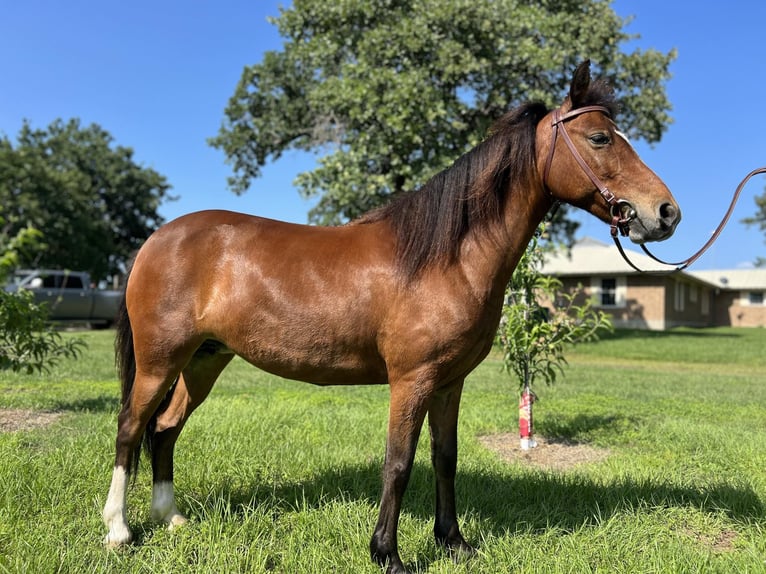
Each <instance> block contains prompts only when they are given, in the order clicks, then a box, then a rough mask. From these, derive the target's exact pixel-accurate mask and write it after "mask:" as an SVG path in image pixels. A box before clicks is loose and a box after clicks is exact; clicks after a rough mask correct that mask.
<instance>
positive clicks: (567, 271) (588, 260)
mask: <svg viewBox="0 0 766 574" xmlns="http://www.w3.org/2000/svg"><path fill="white" fill-rule="evenodd" d="M625 253H626V254H627V255H628V257H630V260H631V261H633V263H634V264H635V265H636V266H637V267H639V268H640V269H644V270H646V271H667V270H669V269H670V270H672V267H668V266H667V265H662V264H660V263H657V262H656V261H654V260H653V259H651V258H649V257H647V256H646V255H644V254H643V253H638V252H637V251H633V250H632V249H625ZM542 271H543V272H544V273H548V274H550V275H557V276H567V275H569V276H574V275H615V274H617V275H629V274H637V273H638V271H636V270H635V269H633V268H632V267H630V265H628V264H627V263H626V262H625V260H624V259H623V258H622V255H620V252H619V251H618V250H617V247H616V246H615V245H614V244H611V243H604V242H603V241H599V240H598V239H593V238H592V237H584V238H582V239H579V240H577V241H576V242H575V244H574V245H573V246H572V249H571V250H569V251H564V250H560V251H557V252H556V253H555V254H554V255H551V256H548V257H546V259H545V263H544V265H543V268H542Z"/></svg>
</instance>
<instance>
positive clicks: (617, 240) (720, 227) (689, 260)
mask: <svg viewBox="0 0 766 574" xmlns="http://www.w3.org/2000/svg"><path fill="white" fill-rule="evenodd" d="M762 173H763V174H766V166H765V167H759V168H757V169H754V170H753V171H751V172H750V173H748V174H747V175H746V176H745V178H744V179H743V180H742V181H741V182H740V183H739V185H738V186H737V189H736V191H735V192H734V197H732V199H731V203H730V204H729V209H727V210H726V213H725V214H724V216H723V219H721V222H720V223H719V224H718V227H716V229H715V231H714V232H713V234H712V235H711V236H710V239H708V240H707V242H706V243H705V244H704V245H703V246H702V247H701V248H700V249H699V250H698V251H697V252H696V253H694V255H692V256H691V257H689V258H687V259H684V260H683V261H678V262H675V263H672V262H668V261H663V260H662V259H660V258H659V257H657V256H655V255H653V254H652V253H651V252H650V251H649V249H648V248H647V247H646V245H644V244H641V249H642V250H643V251H644V253H646V254H647V255H648V256H649V257H651V258H652V259H653V260H654V261H656V262H657V263H661V264H662V265H670V266H675V269H669V270H666V271H646V270H644V269H640V268H639V267H638V266H637V265H635V264H634V263H633V262H632V261H631V260H630V258H629V257H628V255H627V253H625V250H624V249H623V248H622V244H621V243H620V238H619V237H618V234H617V233H616V232H615V228H614V225H613V226H612V239H613V240H614V243H615V245H616V246H617V250H618V251H619V252H620V255H622V258H623V259H624V260H625V262H626V263H627V264H628V265H630V266H631V267H632V268H633V269H635V270H636V271H638V272H639V273H645V274H647V275H670V274H672V273H678V272H679V271H683V270H684V269H686V268H687V267H689V266H690V265H691V264H692V263H694V262H695V261H696V260H697V259H699V258H700V257H701V256H702V254H703V253H705V251H707V250H708V249H709V248H710V246H711V245H713V243H715V241H716V239H718V237H719V236H720V235H721V232H722V231H723V228H724V227H726V224H727V223H728V222H729V218H730V217H731V214H732V213H733V212H734V206H735V205H736V204H737V200H739V196H740V194H741V193H742V190H743V189H744V187H745V185H746V184H747V182H748V181H750V178H752V177H753V176H756V175H759V174H762Z"/></svg>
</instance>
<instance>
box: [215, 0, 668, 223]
mask: <svg viewBox="0 0 766 574" xmlns="http://www.w3.org/2000/svg"><path fill="white" fill-rule="evenodd" d="M272 22H273V23H274V24H275V25H276V26H277V27H278V29H279V32H280V34H281V35H282V37H283V38H284V44H283V48H282V50H280V51H270V52H267V53H266V54H265V55H264V57H263V60H262V61H261V62H259V63H256V64H253V65H251V66H248V67H246V68H245V70H244V72H243V74H242V77H241V79H240V81H239V84H238V85H237V87H236V90H235V92H234V95H233V96H232V97H231V99H230V101H229V103H228V106H227V107H226V110H225V120H224V123H223V125H222V127H221V129H220V132H219V133H218V135H217V136H216V137H214V138H211V139H210V143H211V145H213V146H215V147H217V148H220V149H222V150H223V151H224V153H225V154H226V156H227V160H228V162H229V163H230V164H231V166H232V168H233V175H232V176H231V177H230V178H229V186H230V188H231V189H232V190H233V191H234V192H235V193H243V192H244V191H246V190H247V188H248V187H249V186H250V184H251V183H252V180H253V179H254V178H257V177H258V176H259V174H260V172H261V168H262V167H263V166H264V165H266V164H267V163H268V162H271V161H274V160H276V159H278V158H279V157H280V156H281V155H282V154H283V153H284V152H285V151H287V150H290V149H298V150H309V151H314V152H318V153H319V154H320V157H319V158H318V165H317V167H316V169H314V170H313V171H310V172H306V173H302V174H300V175H299V176H298V178H297V180H296V183H297V186H298V189H299V192H300V193H301V194H302V195H303V196H305V197H313V196H319V198H320V199H319V202H318V204H317V206H316V207H315V208H314V209H313V210H312V212H311V213H310V220H311V221H313V222H315V223H321V224H334V223H340V222H343V221H344V220H348V219H353V218H355V217H357V216H358V215H360V214H361V213H363V212H365V211H367V210H369V209H370V208H373V207H376V206H378V205H379V204H381V203H382V202H384V201H385V200H386V198H388V197H389V196H390V195H391V194H396V193H399V192H401V191H405V190H409V189H414V188H416V187H419V186H420V185H422V184H423V183H424V182H425V181H426V180H427V179H428V178H429V177H430V176H432V175H433V174H435V173H436V172H437V171H439V170H441V169H443V168H445V167H447V166H448V165H449V164H450V163H451V162H452V161H454V160H455V159H457V157H459V156H460V155H461V154H462V153H464V152H465V151H466V150H467V149H469V148H470V147H472V146H474V145H476V144H477V143H478V142H480V141H481V139H482V138H483V137H484V135H485V132H486V130H487V129H488V127H489V126H490V124H491V123H492V121H493V120H495V119H496V118H497V117H499V116H500V115H502V113H503V112H505V111H507V110H508V109H509V108H511V107H515V106H517V105H519V104H520V103H522V102H524V101H530V100H537V101H542V102H544V103H545V104H546V105H548V106H549V107H553V106H555V105H558V104H560V103H561V101H562V100H563V97H564V96H565V94H566V90H567V88H568V81H569V78H571V72H572V70H573V69H574V68H575V67H576V65H577V64H579V63H580V62H581V61H582V60H584V59H586V58H590V59H591V60H592V61H593V62H594V64H595V65H596V66H595V70H594V71H595V73H596V75H598V76H601V77H604V78H606V79H608V80H609V81H610V82H611V83H612V84H613V86H614V87H615V90H616V93H617V95H618V98H619V100H620V103H621V107H622V113H621V117H620V118H619V123H620V126H621V129H622V130H623V131H624V132H627V133H628V134H629V135H631V136H632V137H634V138H639V139H644V140H646V141H648V142H656V141H659V139H660V138H661V136H662V134H663V132H664V131H665V129H666V127H667V125H668V124H669V122H670V117H669V115H668V112H669V110H670V104H669V102H668V99H667V96H666V94H665V88H664V82H665V81H666V80H667V79H668V78H669V71H668V68H669V65H670V63H671V61H672V60H673V59H674V58H675V53H674V52H670V53H667V54H666V53H661V52H658V51H655V50H646V51H638V50H636V51H633V52H631V53H625V52H624V51H623V46H624V45H625V44H626V43H627V42H628V41H629V40H631V39H632V38H633V37H632V36H631V35H629V34H627V33H626V32H624V31H623V27H624V26H625V25H626V23H627V20H625V19H622V18H620V17H619V16H618V15H617V14H616V13H615V12H614V11H613V10H612V8H611V6H610V3H609V2H605V1H603V0H547V1H544V2H537V1H536V2H532V1H530V0H497V1H494V2H476V1H474V0H339V1H337V2H329V3H328V2H325V1H324V0H294V2H293V3H292V6H291V7H289V8H282V9H280V15H279V16H278V17H276V18H274V19H273V20H272Z"/></svg>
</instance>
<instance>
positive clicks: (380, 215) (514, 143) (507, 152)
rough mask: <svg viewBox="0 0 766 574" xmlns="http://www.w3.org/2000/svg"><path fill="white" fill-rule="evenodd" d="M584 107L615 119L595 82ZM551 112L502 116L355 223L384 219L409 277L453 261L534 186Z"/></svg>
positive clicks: (606, 91) (605, 89)
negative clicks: (510, 199)
mask: <svg viewBox="0 0 766 574" xmlns="http://www.w3.org/2000/svg"><path fill="white" fill-rule="evenodd" d="M580 105H581V106H584V105H603V106H605V107H607V108H608V109H609V110H610V111H611V112H612V115H614V112H615V111H616V106H615V104H614V98H613V95H612V91H611V88H609V86H608V84H605V83H602V82H593V83H592V84H591V88H590V89H589V91H588V94H587V97H586V99H585V100H584V101H583V102H580ZM547 113H548V110H547V108H546V107H545V106H544V105H543V104H540V103H529V104H525V105H522V106H521V107H519V108H516V109H514V110H512V111H510V112H508V113H506V114H505V115H504V116H502V117H501V118H500V119H499V120H498V121H497V122H496V123H495V124H494V125H493V126H492V128H491V129H490V131H489V136H488V137H487V139H486V140H484V141H483V142H482V143H480V144H479V145H477V146H476V147H475V148H473V149H471V150H470V151H468V152H467V153H465V154H464V155H462V156H461V157H460V158H458V159H457V160H456V161H455V163H453V164H452V165H451V166H450V167H448V168H447V169H445V170H443V171H441V172H439V173H437V174H436V175H435V176H433V177H432V178H431V179H430V180H428V181H427V182H426V183H425V184H424V185H423V186H422V187H421V188H420V189H417V190H414V191H410V192H407V193H405V194H402V195H401V196H399V197H397V198H395V199H394V200H393V201H391V202H390V203H389V204H387V205H384V206H383V207H380V208H378V209H375V210H373V211H371V212H369V213H367V214H365V215H363V216H361V217H360V218H359V219H357V220H355V221H354V222H352V223H353V224H366V223H374V222H378V221H382V220H386V221H387V222H388V224H389V225H390V226H391V228H392V230H393V231H394V235H395V237H396V259H397V262H398V264H399V268H400V269H401V271H402V273H403V274H404V276H405V277H407V278H412V277H414V276H415V275H417V274H418V272H420V271H421V270H422V269H423V268H424V267H427V266H429V265H431V264H438V263H444V264H446V263H449V262H451V261H454V259H455V258H456V257H457V255H458V253H459V249H460V243H461V240H462V239H463V237H465V235H466V233H467V232H468V230H469V229H472V228H473V227H475V226H477V225H486V224H487V223H490V222H493V221H497V220H498V219H499V218H500V217H501V214H502V212H503V207H504V204H505V199H506V195H507V194H508V192H509V191H510V190H511V189H520V188H523V187H528V186H529V185H531V181H532V178H533V177H534V174H535V135H536V129H537V124H538V123H539V121H540V120H541V119H542V118H543V117H544V116H545V115H546V114H547Z"/></svg>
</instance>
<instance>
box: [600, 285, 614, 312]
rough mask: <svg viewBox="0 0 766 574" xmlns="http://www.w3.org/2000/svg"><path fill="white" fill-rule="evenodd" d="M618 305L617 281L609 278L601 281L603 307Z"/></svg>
mask: <svg viewBox="0 0 766 574" xmlns="http://www.w3.org/2000/svg"><path fill="white" fill-rule="evenodd" d="M615 305H617V280H616V279H614V278H607V279H602V280H601V306H602V307H614V306H615Z"/></svg>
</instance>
